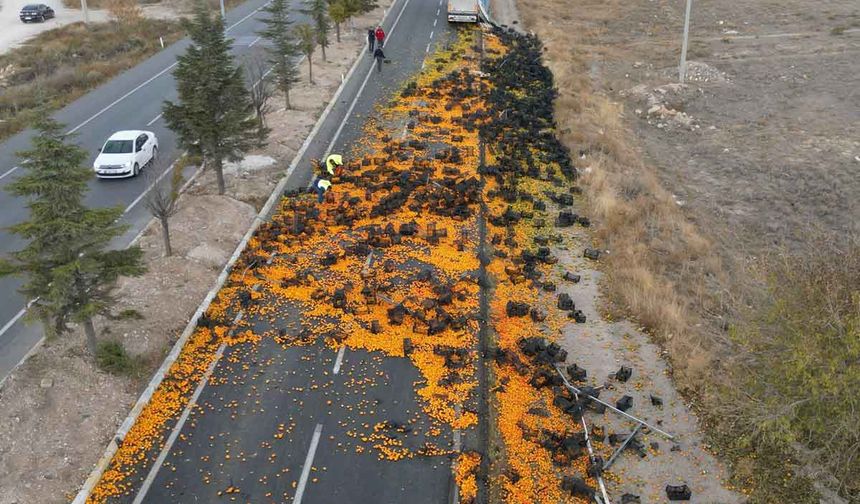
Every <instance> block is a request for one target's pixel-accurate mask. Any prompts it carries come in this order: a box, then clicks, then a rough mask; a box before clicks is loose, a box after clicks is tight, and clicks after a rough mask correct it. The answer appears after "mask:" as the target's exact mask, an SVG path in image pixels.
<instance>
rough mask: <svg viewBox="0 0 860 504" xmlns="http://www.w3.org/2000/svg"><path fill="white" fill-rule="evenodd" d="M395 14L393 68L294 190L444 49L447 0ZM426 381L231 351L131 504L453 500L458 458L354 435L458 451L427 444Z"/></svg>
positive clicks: (286, 319)
mask: <svg viewBox="0 0 860 504" xmlns="http://www.w3.org/2000/svg"><path fill="white" fill-rule="evenodd" d="M394 10H395V12H393V13H392V15H391V16H389V18H388V20H387V23H386V28H387V29H388V31H389V38H388V40H387V42H386V49H385V52H386V55H387V56H388V57H389V59H390V60H391V62H390V63H388V64H385V65H384V66H383V69H382V72H381V73H378V72H377V71H376V69H375V68H373V67H372V66H371V63H372V62H371V58H370V56H369V55H368V56H365V59H364V61H362V63H361V64H360V66H359V67H358V69H357V71H356V72H355V73H354V74H353V76H352V78H351V79H350V80H349V81H347V83H346V87H345V89H344V92H343V94H342V95H341V97H340V100H339V102H338V103H337V104H336V105H335V106H334V108H333V109H332V112H331V114H330V115H329V116H328V118H327V120H326V121H325V122H324V123H323V125H322V126H321V128H320V130H319V133H318V135H317V136H316V137H315V138H314V139H313V140H312V142H311V143H310V145H309V148H308V150H307V152H306V153H305V156H304V158H303V159H302V160H301V162H300V163H299V165H298V166H299V169H297V170H296V172H294V174H293V176H292V177H291V179H290V181H289V184H288V185H289V187H291V188H295V187H304V186H306V185H307V183H308V181H309V180H310V176H311V174H310V170H309V169H308V167H309V166H310V160H311V159H314V158H320V157H321V156H323V155H324V154H325V153H326V152H328V151H334V152H343V153H346V152H349V151H350V150H351V149H353V148H359V140H360V139H361V131H362V126H363V124H364V123H365V120H366V119H367V118H368V117H371V116H372V115H373V114H374V110H375V109H374V108H375V107H376V106H377V105H379V104H383V103H385V101H386V100H388V99H389V98H390V97H391V93H392V92H393V91H395V90H397V89H399V87H400V86H401V85H402V83H403V82H404V81H405V80H406V79H407V78H409V77H411V76H412V75H414V74H415V73H416V72H417V71H419V70H420V69H421V67H422V64H423V60H424V57H425V56H426V55H427V53H428V52H431V51H432V49H433V47H434V46H435V45H436V44H439V43H445V42H446V41H448V40H450V38H451V35H452V30H451V28H450V27H449V26H448V24H447V21H446V20H445V13H444V9H443V6H442V2H441V1H440V0H397V2H396V4H395V6H394ZM395 14H397V15H395ZM395 22H396V23H397V24H396V25H394V23H395ZM392 26H393V28H394V29H393V30H392ZM248 322H249V323H250V324H251V326H252V327H253V328H254V330H255V332H257V333H258V334H259V333H262V332H263V331H266V330H270V329H284V330H286V331H287V332H288V333H293V332H295V331H297V330H298V327H299V326H300V314H299V312H298V310H296V309H288V310H286V313H282V314H281V315H280V316H278V317H272V316H271V315H266V316H264V317H257V318H252V319H250V320H249V321H248ZM318 340H321V338H318ZM419 378H420V376H419V374H418V372H417V370H416V369H415V368H414V366H413V365H412V364H411V363H410V362H409V361H408V360H407V359H397V358H385V357H382V356H380V355H378V354H369V353H367V352H363V351H360V352H356V351H349V350H346V351H345V352H343V353H342V354H340V356H338V354H336V353H335V352H334V351H332V350H331V349H329V348H328V347H326V346H325V345H324V343H323V342H322V341H317V342H316V343H314V344H311V345H308V346H291V347H287V348H282V347H281V346H280V345H278V344H277V343H276V342H275V341H274V340H272V339H271V338H264V339H263V340H262V341H261V342H260V343H259V344H258V345H237V346H234V347H229V348H228V349H227V350H226V352H225V355H224V356H223V357H222V358H221V360H220V361H219V363H218V365H217V366H216V368H215V370H214V373H213V376H212V379H211V380H209V382H208V384H207V386H206V387H205V388H204V389H203V392H202V394H201V395H200V398H199V399H198V401H197V405H198V407H196V408H195V409H194V410H193V412H192V414H191V415H190V416H189V418H188V420H187V422H185V423H184V424H183V425H181V426H180V427H178V431H177V432H176V434H177V437H176V442H175V444H173V445H172V446H168V447H167V448H166V449H167V450H168V451H167V452H166V453H167V456H166V458H165V459H164V463H163V465H161V466H156V467H155V468H154V469H152V470H151V472H150V473H149V475H148V477H147V481H148V483H147V484H146V485H145V486H144V488H145V489H146V490H145V491H144V492H142V493H137V494H136V496H135V497H136V499H137V500H134V499H133V498H130V499H129V502H131V501H133V500H134V502H151V503H160V502H176V503H185V502H188V503H192V502H215V501H220V500H221V499H231V498H235V499H233V500H235V501H236V502H293V503H294V504H299V503H305V504H324V503H332V502H342V503H371V502H372V503H380V504H389V503H390V504H401V503H404V502H408V503H410V504H424V503H428V504H429V503H435V504H442V503H445V502H448V498H449V489H450V485H451V471H450V459H449V457H447V456H444V455H443V456H421V457H415V458H406V459H402V460H399V461H396V462H392V461H388V460H379V459H378V458H377V456H376V453H367V452H360V448H357V447H359V446H362V445H364V446H366V444H365V443H362V442H359V441H358V440H357V439H356V434H358V436H359V437H360V436H361V435H362V434H366V433H367V432H368V430H369V429H368V426H370V427H372V426H374V425H376V424H378V423H379V422H386V421H387V422H395V423H397V424H403V425H411V426H412V427H413V429H414V430H413V431H410V432H388V434H390V435H391V436H394V437H397V438H398V439H399V440H401V441H402V442H403V443H404V444H405V446H407V447H409V448H411V449H413V450H415V449H417V448H419V447H421V446H423V444H424V443H425V442H427V441H430V442H432V443H433V444H435V445H436V446H439V447H442V448H450V447H451V446H452V443H453V437H452V433H451V432H450V430H448V429H446V428H441V429H440V431H439V432H438V434H437V435H435V436H434V437H433V438H428V437H425V436H426V434H425V433H426V432H427V429H426V427H427V425H428V424H427V422H429V420H428V419H427V418H426V416H425V414H424V413H423V411H422V410H421V407H420V405H419V404H418V403H417V402H416V398H415V393H414V391H413V383H414V382H416V381H417V380H419ZM139 476H141V477H143V476H144V475H139ZM219 492H220V493H219ZM228 492H229V493H228Z"/></svg>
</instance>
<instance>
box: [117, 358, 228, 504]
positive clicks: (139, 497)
mask: <svg viewBox="0 0 860 504" xmlns="http://www.w3.org/2000/svg"><path fill="white" fill-rule="evenodd" d="M226 346H227V345H226V344H225V343H221V346H219V347H218V351H217V352H216V353H215V358H214V359H212V363H211V364H209V367H208V368H207V369H206V373H205V374H204V375H203V378H202V379H201V380H200V383H198V384H197V388H196V389H194V395H192V396H191V399H190V400H189V401H188V404H186V405H185V409H184V410H183V411H182V416H180V417H179V421H177V422H176V425H175V426H174V427H173V432H171V433H170V437H168V438H167V441H166V442H165V443H164V447H163V448H162V449H161V453H159V454H158V458H157V459H155V463H154V464H153V465H152V468H151V469H150V470H149V474H147V475H146V479H145V480H143V485H141V487H140V491H139V492H138V493H137V496H136V497H135V498H134V501H132V504H140V503H141V502H143V499H144V498H145V497H146V493H147V492H148V491H149V487H151V486H152V483H153V482H154V481H155V476H156V475H157V474H158V471H159V470H160V469H161V466H162V464H164V460H165V459H166V458H167V455H168V454H169V453H170V450H171V449H172V448H173V443H175V442H176V438H178V437H179V432H180V431H182V426H183V425H185V421H186V420H188V415H190V414H191V410H192V409H193V408H194V406H195V405H196V404H197V399H199V398H200V394H201V393H202V392H203V388H204V387H206V384H207V383H208V382H209V378H211V376H212V372H213V371H215V366H216V365H217V364H218V361H219V360H221V356H222V355H224V348H225V347H226Z"/></svg>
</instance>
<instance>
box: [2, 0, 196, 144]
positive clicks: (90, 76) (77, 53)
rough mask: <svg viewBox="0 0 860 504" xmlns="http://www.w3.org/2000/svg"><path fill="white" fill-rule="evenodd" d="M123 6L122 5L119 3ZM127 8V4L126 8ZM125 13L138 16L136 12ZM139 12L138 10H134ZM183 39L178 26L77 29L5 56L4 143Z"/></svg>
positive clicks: (145, 23) (148, 22)
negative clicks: (46, 113)
mask: <svg viewBox="0 0 860 504" xmlns="http://www.w3.org/2000/svg"><path fill="white" fill-rule="evenodd" d="M114 1H119V0H114ZM120 3H122V2H120ZM120 3H118V4H117V8H119V9H120V11H121V12H120V13H121V14H122V15H132V14H133V13H134V12H135V10H134V9H133V8H131V9H129V8H120V7H121V6H120ZM132 7H133V6H132ZM180 36H181V29H180V27H179V24H178V23H177V22H174V21H166V20H152V19H144V18H137V19H136V20H135V21H134V22H133V23H119V22H110V23H93V24H91V25H90V26H89V27H87V26H85V25H84V24H83V23H74V24H70V25H67V26H64V27H62V28H57V29H54V30H49V31H46V32H43V33H41V34H39V35H38V36H36V37H35V38H33V39H32V40H30V41H29V42H28V43H27V44H26V45H22V46H20V47H17V48H15V49H12V50H11V51H9V52H8V53H6V54H3V55H2V56H0V139H2V138H5V137H8V136H10V135H12V134H14V133H17V132H18V131H20V130H22V129H25V128H26V127H27V126H29V125H30V123H31V122H32V120H33V119H34V118H35V117H36V116H38V115H39V114H41V113H43V111H44V109H47V110H48V111H53V110H56V109H58V108H60V107H62V106H64V105H66V104H68V103H70V102H72V101H73V100H75V99H76V98H78V97H80V96H81V95H83V94H84V93H86V92H87V91H89V90H90V89H93V88H94V87H96V86H98V85H99V84H101V83H103V82H105V81H107V80H108V79H110V78H111V77H113V76H115V75H117V74H118V73H120V72H122V71H124V70H126V69H128V68H131V67H132V66H134V65H135V64H137V63H138V62H140V61H141V60H143V59H144V58H146V57H148V56H150V55H152V54H153V53H155V52H156V51H158V50H160V49H161V45H160V43H159V37H164V42H165V44H168V43H171V42H173V41H175V40H177V39H178V38H179V37H180Z"/></svg>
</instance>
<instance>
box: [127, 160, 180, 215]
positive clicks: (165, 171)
mask: <svg viewBox="0 0 860 504" xmlns="http://www.w3.org/2000/svg"><path fill="white" fill-rule="evenodd" d="M175 165H176V162H174V163H173V164H171V165H170V167H168V168H167V169H166V170H164V172H163V173H162V174H161V175H159V176H158V178H157V179H155V182H154V183H152V184H150V185H149V186H147V188H146V189H144V190H143V192H142V193H140V195H138V197H137V198H134V201H132V202H131V204H129V205H128V206H127V207H125V210H123V211H122V213H123V215H125V214H127V213H129V212H131V209H132V208H134V207H135V206H137V204H138V203H140V200H142V199H143V198H145V197H146V195H147V194H149V191H151V190H152V188H153V187H155V185H156V184H158V183H159V182H161V179H163V178H164V177H165V176H166V175H167V174H168V173H170V172H172V171H173V167H174V166H175Z"/></svg>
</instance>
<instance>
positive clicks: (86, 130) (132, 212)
mask: <svg viewBox="0 0 860 504" xmlns="http://www.w3.org/2000/svg"><path fill="white" fill-rule="evenodd" d="M266 1H267V0H250V1H248V2H246V3H244V4H242V5H240V6H238V7H236V8H235V9H233V10H231V11H230V12H228V14H227V23H226V25H227V33H228V35H229V36H230V37H231V38H233V39H234V44H233V53H234V54H235V55H236V57H237V61H238V62H239V63H240V64H241V63H242V62H243V61H246V60H247V58H248V57H249V56H251V55H255V54H259V53H260V52H261V51H262V50H263V48H262V47H261V42H260V40H259V37H258V36H257V35H256V32H257V31H259V30H260V29H262V23H261V22H260V17H261V16H262V15H261V14H260V13H259V10H260V8H261V7H262V6H263V5H264V4H265V3H266ZM292 4H293V5H294V6H298V5H300V4H301V2H300V1H299V0H294V1H293V2H292ZM293 12H295V14H294V20H295V21H297V22H301V21H303V20H304V16H302V15H301V14H299V13H298V10H297V8H294V9H293ZM188 44H189V42H188V40H187V39H183V40H181V41H179V42H177V43H175V44H173V45H171V46H169V47H168V48H166V49H165V50H163V51H161V52H159V53H158V54H156V55H154V56H152V57H151V58H149V59H147V60H146V61H144V62H142V63H140V64H139V65H137V66H136V67H134V68H133V69H130V70H128V71H127V72H125V73H123V74H121V75H119V76H117V77H115V78H114V79H112V80H111V81H109V82H107V83H105V84H103V85H102V86H99V87H98V88H97V89H95V90H93V91H92V92H90V93H88V94H87V95H85V96H83V97H81V98H80V99H78V100H75V101H74V102H72V103H71V104H69V105H68V106H66V107H65V108H63V109H62V110H60V111H59V112H57V113H56V114H54V117H55V118H56V119H57V120H58V121H60V122H61V123H63V124H65V125H67V131H70V132H72V133H74V134H75V137H74V139H73V141H74V142H75V143H77V144H78V145H80V146H81V147H83V148H84V149H86V150H87V151H88V152H90V153H91V155H90V158H89V159H88V160H87V162H88V165H91V164H92V161H93V160H95V157H96V155H97V149H98V148H100V147H101V146H102V144H103V143H104V141H105V140H106V139H107V138H108V137H109V136H110V135H111V133H113V132H114V131H117V130H123V129H144V130H151V131H153V132H154V133H155V134H156V136H157V137H158V140H159V147H160V148H159V156H160V157H161V158H162V161H168V162H163V163H160V166H157V167H154V168H150V169H152V170H154V171H159V172H163V171H164V170H166V169H167V167H169V165H170V162H172V161H173V160H175V159H176V158H177V157H178V155H179V154H180V151H179V149H178V147H177V143H176V138H175V136H174V135H173V133H172V132H171V131H170V130H169V129H168V128H167V127H166V125H165V123H164V121H163V120H162V119H161V117H160V114H161V107H162V104H163V102H164V100H175V99H176V88H175V82H174V79H173V74H172V71H173V69H174V67H175V63H176V57H177V55H180V54H182V53H183V52H184V51H185V49H186V48H187V46H188ZM32 135H33V132H32V131H31V130H27V131H24V132H21V133H19V134H17V135H15V136H13V137H11V138H9V139H8V140H7V141H5V142H3V143H2V145H0V209H2V210H0V256H3V255H6V254H8V253H9V252H11V251H14V250H18V249H20V248H21V247H22V246H23V245H24V242H23V240H21V239H20V238H18V237H17V236H15V235H12V234H10V233H8V232H7V231H6V229H7V228H8V227H9V226H10V225H13V224H15V223H18V222H20V221H22V220H24V219H25V218H26V217H27V210H26V208H25V206H24V201H22V200H21V199H19V198H14V197H13V196H11V195H10V194H8V193H7V192H5V191H3V190H2V189H3V187H5V186H6V185H8V184H9V183H10V182H12V181H13V180H15V179H16V178H17V177H19V176H21V174H22V172H23V170H21V169H20V168H19V167H18V163H19V159H18V158H17V156H16V154H15V153H16V152H19V151H21V150H25V149H27V148H29V146H30V139H31V138H32ZM192 170H193V167H189V168H187V173H186V174H185V175H186V176H190V175H191V172H192ZM145 188H146V181H145V178H144V177H137V178H133V179H120V180H97V179H93V181H92V182H91V183H90V192H89V194H88V196H87V204H88V205H91V206H120V207H122V208H124V209H125V215H124V219H125V222H126V223H128V224H129V226H130V227H129V230H128V232H127V233H126V234H125V236H122V237H121V238H120V239H119V240H117V241H116V242H115V243H114V246H116V247H124V246H127V245H128V244H129V243H130V242H131V240H132V239H133V238H134V237H135V236H136V235H137V234H138V233H139V232H140V230H142V229H143V227H144V226H145V225H146V223H147V222H148V221H149V219H150V216H149V213H148V212H147V210H146V208H145V205H144V204H143V203H142V194H143V192H144V190H145ZM20 283H21V280H19V279H16V278H9V277H7V278H0V381H2V380H3V379H4V378H5V377H6V376H7V375H8V374H9V372H10V371H11V370H12V369H13V368H14V367H15V366H16V365H17V363H18V362H20V361H21V359H22V358H23V357H24V356H25V355H26V354H27V352H29V351H30V349H32V348H33V347H34V346H35V345H36V344H37V343H38V342H39V341H40V340H41V338H42V330H41V327H39V325H38V324H25V323H24V322H23V320H22V316H23V315H24V306H25V304H26V300H25V299H23V298H22V296H21V295H20V294H18V292H17V288H18V287H19V285H20Z"/></svg>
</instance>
